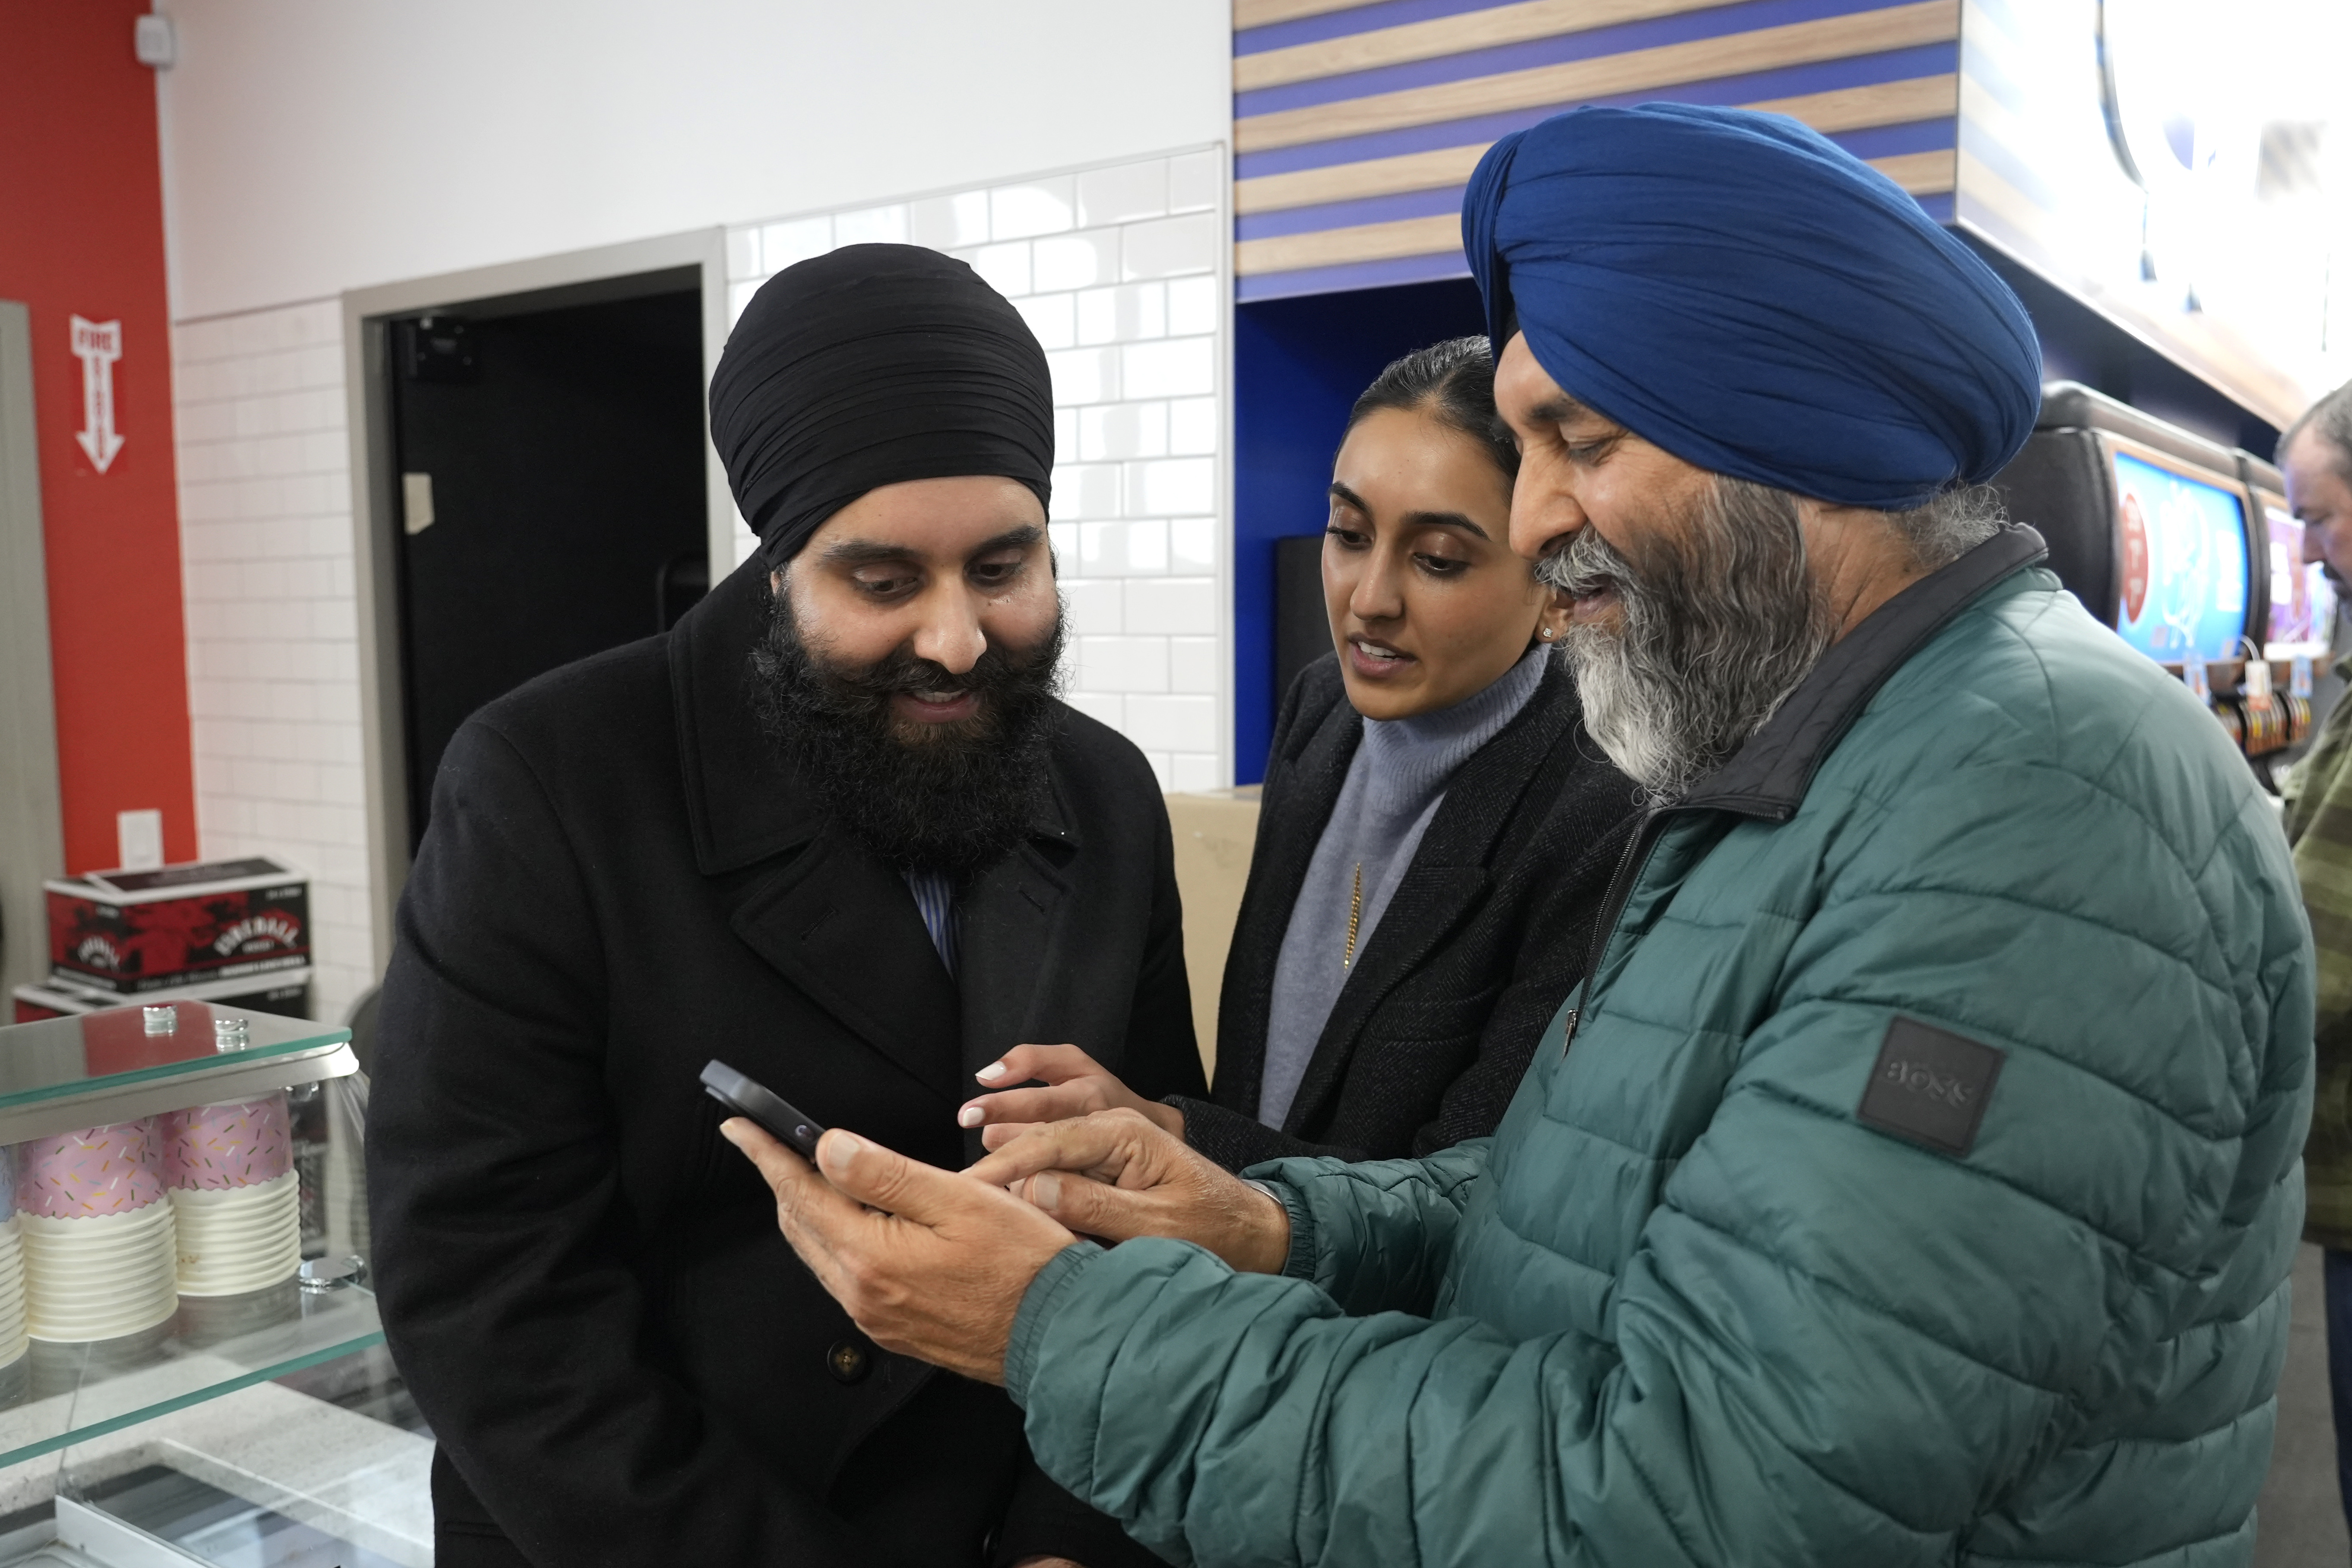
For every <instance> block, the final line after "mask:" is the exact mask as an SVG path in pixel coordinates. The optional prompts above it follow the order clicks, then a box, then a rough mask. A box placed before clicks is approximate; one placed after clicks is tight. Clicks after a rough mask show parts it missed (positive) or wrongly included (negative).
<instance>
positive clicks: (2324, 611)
mask: <svg viewBox="0 0 2352 1568" xmlns="http://www.w3.org/2000/svg"><path fill="white" fill-rule="evenodd" d="M2263 516H2264V517H2265V518H2266V519H2267V520H2268V521H2269V523H2270V534H2271V629H2270V640H2269V643H2268V644H2267V647H2269V648H2277V649H2282V650H2293V651H2295V652H2302V653H2312V654H2319V653H2324V652H2326V649H2327V645H2328V644H2329V643H2330V642H2331V641H2333V640H2334V638H2335V636H2336V584H2333V583H2331V582H2329V581H2328V580H2327V568H2326V564H2325V563H2321V562H2317V561H2305V559H2304V558H2303V524H2301V523H2299V522H2297V521H2295V520H2294V518H2293V517H2291V516H2289V515H2288V514H2287V512H2286V511H2285V510H2284V508H2281V507H2276V506H2272V505H2270V504H2269V503H2268V501H2267V500H2265V502H2264V504H2263Z"/></svg>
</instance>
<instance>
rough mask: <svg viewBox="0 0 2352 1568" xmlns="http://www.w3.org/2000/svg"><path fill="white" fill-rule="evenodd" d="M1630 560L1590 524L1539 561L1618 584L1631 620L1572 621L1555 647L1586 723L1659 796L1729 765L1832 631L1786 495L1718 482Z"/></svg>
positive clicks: (1544, 569)
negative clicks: (1612, 623)
mask: <svg viewBox="0 0 2352 1568" xmlns="http://www.w3.org/2000/svg"><path fill="white" fill-rule="evenodd" d="M1671 521H1675V522H1678V523H1679V525H1680V526H1679V528H1677V529H1675V530H1674V531H1670V532H1660V533H1654V534H1652V535H1650V538H1651V540H1652V541H1653V542H1652V543H1651V545H1650V546H1649V547H1647V548H1644V549H1643V550H1642V551H1641V552H1639V553H1640V555H1641V556H1642V559H1641V560H1639V561H1638V562H1637V561H1633V560H1629V559H1627V558H1626V557H1625V556H1623V555H1620V554H1619V553H1618V552H1616V551H1615V550H1613V549H1612V548H1610V546H1609V544H1608V542H1607V541H1605V540H1603V539H1602V538H1601V535H1600V534H1599V533H1598V532H1597V531H1594V530H1593V529H1591V528H1590V527H1586V528H1583V529H1580V530H1579V531H1577V533H1576V534H1575V536H1574V537H1573V538H1572V539H1570V542H1568V544H1567V545H1566V546H1564V547H1563V548H1561V549H1559V550H1558V551H1556V552H1553V553H1552V554H1550V555H1549V556H1546V557H1545V558H1544V559H1543V560H1542V561H1541V562H1540V563H1538V564H1537V567H1536V575H1537V576H1538V578H1540V579H1541V580H1542V581H1543V582H1545V583H1547V584H1550V585H1552V586H1553V587H1556V588H1564V589H1567V590H1568V591H1570V592H1571V593H1576V592H1587V593H1589V592H1592V591H1595V590H1597V589H1599V588H1600V587H1601V586H1602V585H1603V584H1613V585H1614V586H1615V588H1616V590H1617V595H1618V602H1619V604H1620V605H1622V609H1623V614H1624V624H1623V626H1622V628H1611V627H1608V626H1596V625H1592V624H1591V623H1571V624H1570V626H1569V627H1568V632H1567V639H1566V640H1565V641H1564V642H1563V643H1562V644H1561V645H1560V646H1561V647H1562V648H1563V649H1564V650H1565V652H1566V655H1567V658H1568V662H1569V667H1570V668H1571V669H1572V670H1574V671H1575V674H1576V683H1577V689H1578V691H1579V693H1580V696H1581V697H1582V700H1583V703H1584V725H1585V729H1586V730H1587V731H1589V732H1590V733H1591V736H1592V738H1593V739H1594V740H1595V741H1597V742H1600V744H1601V750H1602V751H1604V752H1608V753H1609V760H1610V761H1611V762H1612V763H1616V764H1617V766H1618V768H1619V769H1620V770H1621V771H1622V772H1623V773H1625V775H1626V776H1627V777H1629V778H1631V779H1632V780H1633V782H1634V783H1636V784H1640V785H1641V786H1642V787H1643V789H1644V790H1645V791H1647V792H1648V793H1649V795H1650V796H1651V798H1652V800H1653V801H1654V802H1661V803H1662V802H1664V801H1669V800H1674V799H1676V798H1679V797H1680V796H1682V795H1686V794H1687V793H1689V790H1690V788H1691V786H1692V785H1693V784H1696V783H1697V782H1698V781H1699V780H1700V779H1702V778H1704V777H1706V775H1707V774H1708V773H1713V772H1714V771H1715V770H1716V769H1717V768H1718V767H1721V766H1722V765H1723V763H1725V762H1726V761H1727V760H1728V759H1729V758H1730V756H1731V754H1732V753H1733V752H1737V751H1738V750H1739V748H1740V747H1741V746H1742V745H1744V744H1745V743H1746V742H1747V741H1748V737H1749V736H1751V735H1753V734H1755V733H1756V731H1759V730H1760V729H1762V728H1763V726H1764V721H1766V720H1768V719H1769V718H1771V716H1772V713H1773V710H1776V709H1778V708H1779V707H1780V703H1781V702H1782V701H1783V700H1785V699H1786V698H1787V697H1788V695H1789V693H1790V692H1791V691H1793V690H1795V689H1797V685H1798V683H1799V682H1800V681H1801V680H1803V679H1805V677H1806V676H1807V675H1809V674H1811V671H1812V668H1813V666H1814V665H1815V664H1817V663H1819V662H1820V660H1821V657H1822V653H1823V652H1824V651H1826V650H1827V648H1828V647H1829V646H1830V641H1831V638H1832V636H1833V635H1834V634H1835V631H1836V626H1835V624H1834V622H1833V621H1832V617H1831V616H1830V613H1829V608H1828V606H1827V605H1824V604H1823V603H1822V599H1821V595H1820V594H1819V593H1818V592H1817V591H1816V590H1815V588H1814V586H1813V582H1812V576H1811V573H1810V572H1809V571H1808V570H1807V568H1806V563H1805V542H1804V536H1803V534H1802V533H1801V531H1800V530H1799V528H1798V519H1797V500H1796V498H1795V497H1794V496H1792V495H1790V494H1789V493H1788V492H1786V491H1784V490H1776V489H1770V488H1769V487H1767V486H1763V485H1758V484H1751V483H1749V482H1748V481H1747V480H1744V479H1724V478H1718V479H1717V481H1716V488H1715V490H1714V492H1713V494H1711V495H1710V496H1709V497H1708V498H1707V499H1706V500H1704V501H1702V502H1701V503H1700V504H1699V505H1697V506H1696V507H1694V508H1692V509H1690V510H1689V512H1688V513H1687V514H1686V515H1685V516H1684V517H1682V518H1680V519H1675V520H1671Z"/></svg>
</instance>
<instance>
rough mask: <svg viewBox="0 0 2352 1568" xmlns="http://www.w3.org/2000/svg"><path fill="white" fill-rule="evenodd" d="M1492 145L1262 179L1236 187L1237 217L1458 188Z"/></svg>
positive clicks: (1336, 165)
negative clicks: (1449, 187)
mask: <svg viewBox="0 0 2352 1568" xmlns="http://www.w3.org/2000/svg"><path fill="white" fill-rule="evenodd" d="M1492 145H1493V143H1492V142H1479V143H1478V144H1477V145H1475V146H1473V147H1441V148H1439V149H1438V150H1437V151H1436V152H1434V153H1406V154H1404V155H1403V156H1402V157H1401V158H1367V159H1365V160H1364V161H1363V162H1362V163H1334V164H1332V165H1331V166H1330V167H1329V168H1328V169H1301V170H1299V171H1298V172H1297V173H1296V174H1261V175H1259V176H1258V177H1257V178H1256V179H1255V180H1235V181H1234V212H1235V213H1237V214H1245V213H1271V212H1281V211H1283V210H1285V209H1286V208H1288V207H1311V206H1313V205H1316V204H1318V202H1349V201H1358V200H1360V199H1361V198H1363V197H1365V196H1392V195H1398V194H1400V193H1402V192H1404V191H1434V190H1437V189H1439V188H1441V187H1443V186H1445V185H1458V184H1462V182H1464V181H1465V180H1467V179H1468V178H1469V177H1470V171H1472V170H1473V169H1475V168H1476V167H1477V166H1478V160H1479V159H1480V158H1481V157H1483V156H1484V155H1485V154H1486V149H1487V148H1488V147H1490V146H1492Z"/></svg>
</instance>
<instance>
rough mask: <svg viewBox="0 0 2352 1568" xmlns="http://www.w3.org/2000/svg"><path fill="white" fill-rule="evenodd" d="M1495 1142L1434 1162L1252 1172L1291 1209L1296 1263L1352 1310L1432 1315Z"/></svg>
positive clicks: (1289, 1163)
mask: <svg viewBox="0 0 2352 1568" xmlns="http://www.w3.org/2000/svg"><path fill="white" fill-rule="evenodd" d="M1493 1144H1494V1140H1493V1139H1491V1138H1474V1139H1471V1140H1470V1141H1469V1142H1465V1143H1457V1144H1455V1145H1454V1147H1453V1148H1451V1149H1444V1150H1440V1151H1439V1152H1437V1153H1435V1154H1433V1155H1431V1156H1430V1157H1429V1158H1427V1159H1425V1160H1370V1161H1364V1162H1361V1163H1349V1162H1347V1161H1344V1160H1275V1161H1271V1162H1269V1163H1265V1164H1263V1165H1254V1166H1252V1167H1251V1168H1250V1169H1249V1170H1248V1171H1247V1172H1245V1173H1244V1174H1246V1175H1248V1176H1251V1177H1253V1178H1255V1179H1256V1180H1259V1181H1264V1182H1266V1183H1268V1184H1271V1185H1272V1186H1273V1187H1274V1188H1275V1190H1276V1192H1277V1193H1278V1194H1281V1196H1282V1200H1283V1204H1284V1205H1285V1206H1286V1208H1288V1209H1289V1210H1290V1264H1289V1267H1288V1268H1286V1269H1285V1272H1286V1273H1287V1274H1290V1275H1293V1276H1295V1277H1297V1278H1299V1279H1311V1280H1312V1281H1314V1282H1315V1283H1316V1284H1317V1285H1318V1286H1320V1287H1321V1288H1322V1289H1323V1290H1324V1291H1325V1292H1326V1293H1327V1294H1328V1295H1329V1296H1330V1297H1331V1299H1332V1300H1335V1301H1337V1302H1339V1304H1340V1306H1341V1307H1342V1308H1344V1309H1345V1310H1348V1311H1351V1312H1379V1311H1400V1312H1420V1313H1424V1314H1425V1313H1427V1312H1428V1311H1429V1310H1431V1307H1432V1305H1433V1303H1434V1301H1435V1300H1436V1296H1437V1286H1438V1282H1439V1281H1440V1280H1441V1279H1444V1275H1445V1264H1446V1259H1447V1258H1449V1257H1451V1256H1452V1253H1453V1247H1454V1231H1455V1230H1456V1229H1457V1228H1459V1226H1461V1223H1462V1206H1463V1205H1464V1204H1465V1203H1466V1202H1468V1201H1469V1195H1470V1190H1471V1186H1472V1184H1474V1183H1475V1182H1476V1181H1477V1179H1478V1175H1479V1173H1480V1172H1482V1171H1484V1170H1485V1169H1486V1153H1487V1151H1488V1150H1489V1149H1490V1148H1491V1147H1492V1146H1493Z"/></svg>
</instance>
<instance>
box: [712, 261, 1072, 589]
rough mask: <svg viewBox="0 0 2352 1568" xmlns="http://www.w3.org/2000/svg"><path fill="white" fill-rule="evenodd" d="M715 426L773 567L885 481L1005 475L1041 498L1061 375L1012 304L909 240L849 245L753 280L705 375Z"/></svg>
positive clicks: (1048, 473)
mask: <svg viewBox="0 0 2352 1568" xmlns="http://www.w3.org/2000/svg"><path fill="white" fill-rule="evenodd" d="M710 439H711V441H712V443H713V444H714V445H716V446H717V447H718V448H719V458H720V460H721V461H723V462H724V463H725V464H726V465H727V483H728V486H729V488H730V489H732V490H733V491H734V492H735V505H736V507H737V509H738V510H740V511H741V512H742V514H743V521H746V522H748V523H750V524H751V529H752V531H754V532H755V533H757V534H759V536H760V542H761V552H762V554H763V555H764V556H765V557H766V559H767V561H768V563H769V564H771V565H772V566H781V565H782V564H783V563H785V562H787V561H789V560H791V559H792V558H793V555H794V554H796V553H797V552H799V550H800V548H801V546H802V545H803V544H806V543H807V542H808V538H809V535H810V534H812V533H814V532H815V531H817V529H818V528H820V527H821V526H823V524H824V520H825V519H827V518H829V517H831V516H832V515H833V514H834V513H835V512H836V511H839V510H841V509H842V508H843V507H845V506H847V505H848V504H849V503H850V502H851V501H854V500H856V499H857V498H858V497H859V496H862V495H864V494H865V493H866V491H867V490H870V489H876V488H877V487H879V486H882V485H890V484H897V483H898V482H899V481H901V480H904V479H951V478H954V477H956V476H959V475H963V474H1001V475H1003V477H1005V478H1006V479H1017V480H1019V481H1020V482H1021V483H1023V484H1024V485H1026V486H1028V487H1029V488H1030V489H1033V490H1034V491H1036V492H1037V499H1038V500H1039V501H1040V502H1043V501H1045V500H1047V499H1048V496H1049V495H1050V493H1051V490H1052V477H1053V472H1054V390H1053V383H1052V381H1051V380H1050V379H1049V377H1048V376H1047V374H1046V371H1045V351H1044V350H1043V349H1041V348H1039V347H1038V346H1037V339H1036V336H1035V334H1034V333H1032V332H1031V331H1029V323H1028V322H1026V321H1023V320H1022V319H1021V313H1020V312H1019V311H1017V310H1014V309H1013V307H1012V306H1011V305H1010V304H1008V303H1006V302H1005V299H1004V296H1003V295H1002V294H999V293H998V292H997V291H996V290H995V289H992V288H990V287H989V286H988V285H987V284H985V283H983V282H982V281H981V279H980V276H979V274H977V273H975V272H973V271H972V269H971V268H969V267H967V266H965V265H964V264H963V263H962V262H961V261H956V260H952V259H950V258H948V257H945V256H941V255H940V253H939V252H938V251H935V250H925V249H923V248H922V247H920V246H914V245H850V246H844V247H842V248H841V249H839V250H835V251H832V252H830V253H828V254H826V255H824V256H819V257H815V258H812V259H810V260H807V261H803V262H801V263H799V264H798V265H796V266H793V267H788V268H784V270H782V272H779V273H777V274H776V275H775V276H774V277H773V278H771V279H768V280H767V282H765V283H763V284H761V287H760V291H759V292H758V293H757V294H754V295H752V296H751V303H750V304H749V305H746V306H745V307H744V308H743V315H742V318H741V319H740V321H737V322H736V323H735V330H734V331H732V332H730V333H729V334H728V337H727V349H726V352H725V353H722V354H721V355H719V369H718V372H717V374H714V375H712V376H711V378H710Z"/></svg>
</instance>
